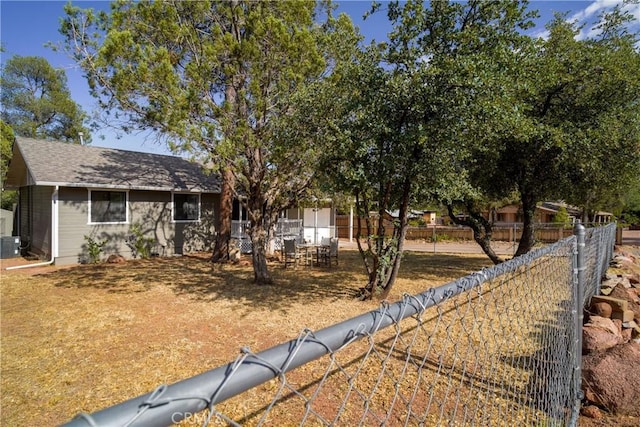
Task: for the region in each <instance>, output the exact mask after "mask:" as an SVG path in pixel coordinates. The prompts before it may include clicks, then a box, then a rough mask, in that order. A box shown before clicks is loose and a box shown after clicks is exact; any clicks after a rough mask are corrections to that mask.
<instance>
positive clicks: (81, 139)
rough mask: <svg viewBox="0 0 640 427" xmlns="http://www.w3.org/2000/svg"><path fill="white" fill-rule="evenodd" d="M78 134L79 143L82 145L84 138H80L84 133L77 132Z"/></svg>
mask: <svg viewBox="0 0 640 427" xmlns="http://www.w3.org/2000/svg"><path fill="white" fill-rule="evenodd" d="M78 136H79V137H80V145H84V139H83V138H82V137H83V136H84V133H82V132H78Z"/></svg>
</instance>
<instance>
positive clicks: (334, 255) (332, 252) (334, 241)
mask: <svg viewBox="0 0 640 427" xmlns="http://www.w3.org/2000/svg"><path fill="white" fill-rule="evenodd" d="M333 259H335V260H336V265H338V238H337V237H332V238H331V241H330V243H329V254H328V257H327V263H328V264H329V265H331V264H332V263H333V261H332V260H333Z"/></svg>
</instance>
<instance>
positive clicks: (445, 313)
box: [67, 224, 615, 426]
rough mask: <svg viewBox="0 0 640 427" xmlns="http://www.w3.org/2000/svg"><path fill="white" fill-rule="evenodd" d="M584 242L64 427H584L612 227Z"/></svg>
mask: <svg viewBox="0 0 640 427" xmlns="http://www.w3.org/2000/svg"><path fill="white" fill-rule="evenodd" d="M577 231H578V232H577V233H576V236H572V237H569V238H566V239H563V240H561V241H559V242H557V243H554V244H552V245H549V246H545V247H543V248H540V249H537V250H535V251H533V252H531V253H529V254H526V255H524V256H521V257H518V258H514V259H512V260H510V261H507V262H505V263H503V264H500V265H497V266H494V267H491V268H487V269H484V270H482V271H479V272H476V273H474V274H471V275H469V276H466V277H463V278H461V279H458V280H456V281H454V282H451V283H448V284H446V285H443V286H439V287H436V288H431V289H427V290H426V291H424V292H423V293H420V294H417V295H406V296H405V297H404V298H403V299H402V300H401V301H398V302H396V303H393V304H388V303H383V304H382V305H381V306H380V307H379V309H377V310H374V311H371V312H369V313H365V314H362V315H360V316H357V317H355V318H352V319H349V320H346V321H344V322H341V323H338V324H335V325H333V326H330V327H328V328H325V329H322V330H320V331H317V332H313V331H309V330H304V331H303V332H302V333H301V334H300V336H299V337H298V338H297V339H294V340H292V341H289V342H287V343H283V344H281V345H278V346H276V347H273V348H271V349H268V350H265V351H262V352H259V353H254V352H252V351H251V350H250V349H248V348H244V349H242V351H241V353H240V355H239V356H238V358H237V359H236V360H235V361H233V362H231V363H229V364H227V365H224V366H221V367H218V368H217V369H213V370H211V371H208V372H205V373H203V374H200V375H198V376H195V377H192V378H189V379H186V380H183V381H181V382H178V383H175V384H172V385H169V386H165V385H163V386H160V387H158V388H157V389H156V390H155V391H153V392H152V393H150V394H147V395H144V396H140V397H138V398H134V399H131V400H129V401H126V402H124V403H121V404H119V405H115V406H113V407H110V408H107V409H104V410H102V411H100V412H97V413H94V414H92V415H88V414H81V415H79V416H78V417H76V418H75V419H74V420H72V421H71V422H69V423H68V424H67V425H69V426H123V425H124V426H142V425H144V426H165V425H171V424H175V423H180V425H215V426H217V425H234V426H235V425H264V426H281V425H313V426H316V425H336V426H339V425H340V426H356V425H357V426H370V425H387V426H396V425H398V426H400V425H402V426H435V425H447V426H463V425H479V426H484V425H491V426H513V425H518V426H527V425H529V426H556V425H576V424H577V415H578V409H579V404H580V398H581V390H580V375H581V372H580V363H581V362H580V359H581V330H580V328H581V326H582V307H583V302H584V301H586V300H587V299H588V298H589V297H590V296H591V295H593V294H594V293H597V288H598V282H599V278H600V276H601V275H602V274H603V273H604V271H605V269H606V265H607V263H608V262H609V260H610V258H611V254H612V249H613V244H614V238H615V224H612V225H610V226H606V227H600V228H594V229H589V230H588V232H586V233H585V231H584V228H583V227H581V226H579V227H578V228H577Z"/></svg>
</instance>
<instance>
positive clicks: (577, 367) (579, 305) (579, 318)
mask: <svg viewBox="0 0 640 427" xmlns="http://www.w3.org/2000/svg"><path fill="white" fill-rule="evenodd" d="M573 234H574V235H575V236H576V241H577V243H576V258H575V273H574V274H575V282H576V293H575V295H576V301H575V310H576V315H575V347H574V348H575V350H574V351H575V360H574V369H573V375H574V387H575V392H574V393H575V399H576V400H575V404H574V408H573V414H572V417H571V423H570V425H572V426H576V425H578V414H579V412H580V405H581V402H582V398H583V393H582V324H583V322H584V301H583V299H584V288H585V279H584V273H585V268H586V267H585V236H586V231H585V228H584V226H583V225H582V224H580V223H578V224H576V225H575V227H574V229H573Z"/></svg>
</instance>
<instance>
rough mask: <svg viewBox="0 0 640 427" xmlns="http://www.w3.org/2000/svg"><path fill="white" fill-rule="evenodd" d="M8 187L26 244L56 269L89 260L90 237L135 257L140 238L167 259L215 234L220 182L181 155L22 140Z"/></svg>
mask: <svg viewBox="0 0 640 427" xmlns="http://www.w3.org/2000/svg"><path fill="white" fill-rule="evenodd" d="M4 186H5V188H7V189H18V190H19V193H20V194H19V201H18V206H17V209H18V212H17V215H16V220H17V222H18V223H17V224H16V226H15V227H14V228H15V229H16V230H17V234H18V235H19V237H20V240H21V247H22V248H25V249H24V250H25V251H27V252H29V253H33V254H36V255H38V256H40V257H42V258H45V259H50V260H52V261H53V262H54V263H56V264H72V263H77V262H84V261H87V260H88V242H89V239H92V240H93V241H95V242H105V244H104V246H103V247H102V256H103V258H104V257H107V256H109V255H111V254H119V255H122V256H124V257H125V258H130V257H132V256H133V255H134V254H135V250H134V246H133V245H132V239H133V238H134V237H135V236H136V233H137V235H138V236H144V238H145V239H148V241H149V242H150V244H152V245H153V248H152V252H154V253H158V254H162V255H167V256H170V255H174V254H182V253H185V252H190V251H195V250H208V249H210V248H211V246H212V243H213V240H214V236H215V227H214V224H215V223H216V221H215V215H216V212H219V203H220V180H219V177H217V176H215V175H210V174H206V173H205V172H204V171H203V170H202V168H201V167H200V166H199V165H197V164H195V163H192V162H189V161H188V160H185V159H182V158H180V157H175V156H168V155H158V154H149V153H140V152H134V151H125V150H116V149H108V148H100V147H92V146H83V145H77V144H69V143H63V142H56V141H45V140H36V139H30V138H21V137H18V138H16V141H15V143H14V145H13V157H12V160H11V163H10V165H9V170H8V173H7V178H6V182H5V183H4Z"/></svg>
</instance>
